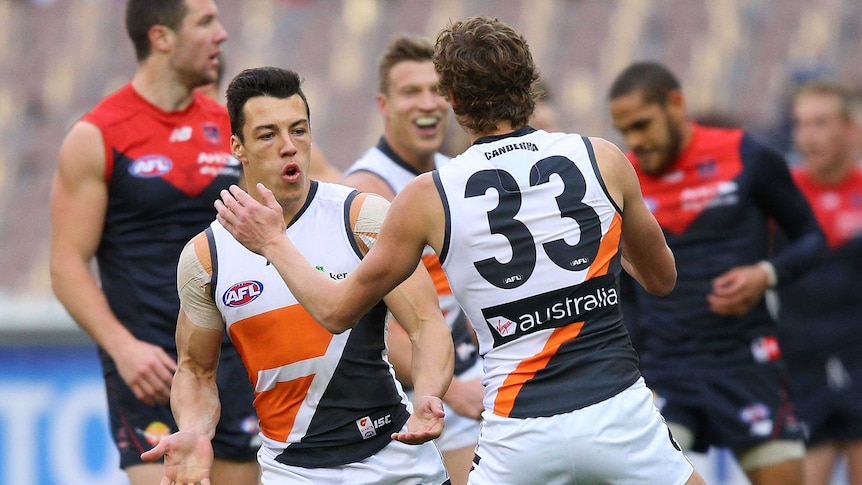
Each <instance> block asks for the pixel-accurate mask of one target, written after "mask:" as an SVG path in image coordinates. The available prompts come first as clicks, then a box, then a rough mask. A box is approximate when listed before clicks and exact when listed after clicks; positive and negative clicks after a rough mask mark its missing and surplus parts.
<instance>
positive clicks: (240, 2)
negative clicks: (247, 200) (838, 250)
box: [0, 0, 862, 485]
mask: <svg viewBox="0 0 862 485" xmlns="http://www.w3.org/2000/svg"><path fill="white" fill-rule="evenodd" d="M217 4H218V6H219V9H220V20H221V22H222V24H223V25H224V26H225V28H226V29H227V31H228V32H229V33H230V38H229V39H228V40H227V42H225V43H224V44H223V46H222V47H223V50H224V60H225V67H226V69H225V79H226V80H229V79H230V78H232V77H233V75H235V74H236V73H238V72H239V71H241V70H242V69H245V68H248V67H255V66H262V65H275V66H280V67H287V68H290V69H293V70H296V71H297V72H299V73H300V74H301V75H302V76H303V77H304V79H305V84H304V90H305V92H306V93H307V95H308V97H309V102H310V105H311V106H312V111H311V119H312V125H313V134H314V140H315V144H316V145H317V146H318V147H319V148H321V149H322V150H323V152H324V153H325V154H326V157H327V158H328V160H329V162H330V163H331V164H332V165H333V166H335V167H336V168H338V169H342V170H343V169H344V168H346V167H347V166H348V165H349V164H350V163H351V162H353V161H354V160H355V159H356V158H357V157H358V156H359V155H361V154H362V153H363V151H364V150H365V149H366V148H367V147H368V146H371V145H373V144H374V143H375V142H376V140H377V139H378V138H379V136H380V133H381V122H380V117H379V116H378V115H377V110H376V108H375V104H374V95H375V93H376V92H377V83H376V79H377V72H376V62H377V56H378V55H379V53H380V52H381V51H382V50H383V48H384V46H385V44H386V42H387V40H388V39H389V38H390V36H391V35H392V34H394V33H399V32H411V33H419V34H425V35H428V36H430V37H432V38H435V37H436V33H437V32H438V31H439V30H440V29H441V28H442V27H443V26H444V25H445V24H446V23H447V22H448V21H449V20H450V19H461V18H464V17H467V16H470V15H477V14H481V15H490V16H496V17H498V18H500V19H501V20H503V21H505V22H507V23H509V24H511V25H513V26H514V27H515V28H516V29H517V30H518V31H520V32H521V33H523V34H524V36H525V37H526V38H527V40H528V42H529V44H530V47H531V49H532V53H533V56H534V59H535V61H536V64H537V65H538V67H539V69H540V73H541V77H542V82H543V83H544V85H545V87H546V89H547V91H548V93H549V100H550V101H551V103H552V104H553V105H554V106H555V108H556V113H557V114H556V116H557V123H558V126H559V128H560V129H562V130H564V131H575V132H579V133H582V134H586V135H593V136H601V137H605V138H608V139H610V140H612V141H615V142H620V140H619V137H618V135H617V133H616V132H615V131H614V130H613V128H612V126H611V122H610V117H609V114H608V109H607V89H608V86H609V84H610V82H611V80H612V79H613V78H614V76H615V75H616V74H617V73H618V72H619V71H620V70H621V69H622V68H623V67H625V66H626V65H628V64H629V63H630V62H632V61H635V60H641V59H644V60H646V59H654V60H658V61H661V62H663V63H665V64H666V65H668V66H669V67H670V68H671V69H672V70H673V71H674V72H676V73H677V74H678V75H679V76H680V78H681V81H682V84H683V88H684V90H685V91H686V99H687V102H688V104H689V106H688V107H689V112H690V113H692V114H694V115H695V117H697V118H698V119H700V120H703V121H705V122H708V123H712V124H730V125H736V126H742V127H744V128H746V129H747V130H749V131H751V132H752V133H754V134H756V135H758V136H759V137H761V138H762V139H763V141H765V142H766V143H767V144H769V145H771V146H773V147H774V148H776V149H778V150H780V151H782V152H783V153H785V154H786V155H787V156H788V159H789V160H791V161H792V160H793V159H794V158H795V156H794V154H793V148H792V145H791V139H790V131H789V130H790V121H789V114H788V102H789V94H790V93H791V92H792V90H793V88H794V87H795V86H797V85H798V84H799V83H801V82H803V81H806V80H809V79H813V78H825V79H831V80H838V81H841V82H844V83H845V84H847V85H848V86H850V87H851V88H854V89H858V90H860V92H862V62H859V59H862V2H860V1H859V0H220V1H217ZM124 6H125V2H124V1H122V0H0V268H2V274H3V278H0V341H2V340H5V341H6V342H7V343H10V342H18V341H20V340H21V338H22V337H24V338H26V339H28V340H29V341H30V343H31V344H32V343H33V342H36V343H38V335H36V337H34V335H35V334H34V333H33V331H34V330H38V329H43V330H44V332H46V333H45V334H46V335H55V339H56V335H57V334H58V332H59V334H60V335H66V336H68V335H80V331H79V330H77V328H76V327H75V326H74V323H72V322H71V320H69V319H68V317H67V316H66V315H65V312H63V311H62V309H61V307H59V305H58V304H56V302H55V300H54V297H53V295H52V292H51V287H50V279H49V275H48V258H47V255H48V234H49V226H48V197H49V192H50V185H51V176H52V174H53V171H54V169H55V166H56V159H57V153H58V150H59V146H60V143H61V141H62V139H63V136H64V135H65V133H66V131H67V130H68V128H69V127H70V126H71V124H72V123H73V122H74V121H76V120H77V119H78V117H80V116H81V115H82V114H83V113H84V112H85V111H86V110H87V109H88V108H90V107H91V106H93V105H94V104H96V103H97V102H98V101H99V100H100V99H101V98H102V97H103V96H105V95H106V94H108V93H110V92H112V91H113V90H115V89H117V88H118V87H120V86H121V85H123V84H124V83H126V82H128V81H129V79H130V77H131V75H132V74H133V73H134V70H135V64H134V55H133V48H132V45H131V42H130V41H129V39H128V37H127V35H126V32H125V29H124V24H123V16H124ZM856 111H857V115H858V118H857V119H860V120H862V95H860V96H858V103H857V106H856ZM449 129H450V131H451V132H450V139H451V140H450V143H449V144H448V150H449V152H450V153H449V154H450V155H454V154H457V153H458V152H459V151H460V148H461V146H462V145H461V143H462V139H461V138H460V137H459V131H460V128H458V127H457V126H456V124H455V123H454V121H452V122H451V123H450V128H449ZM64 332H66V333H64ZM63 338H65V337H63ZM11 349H13V347H12V346H0V353H5V354H6V356H7V358H8V356H9V355H12V354H11V352H12V350H11ZM6 364H7V360H4V358H0V371H3V372H2V373H3V374H6V373H7V372H10V369H12V368H11V367H6V369H5V370H3V366H4V365H6ZM3 377H4V376H3V375H0V401H6V399H5V397H4V396H5V395H6V394H4V392H5V393H10V392H12V391H11V390H10V389H12V388H11V387H8V386H7V387H4V384H3ZM97 387H98V386H97ZM76 392H77V391H76ZM97 398H98V396H97ZM2 406H4V405H0V407H2ZM5 406H7V408H8V406H9V405H8V404H6V405H5ZM4 409H5V408H4ZM0 411H2V410H0ZM94 415H96V416H99V417H100V416H101V414H98V413H96V414H94ZM34 419H36V418H34ZM39 419H42V418H39ZM44 419H49V418H44ZM93 419H96V418H93ZM37 421H38V420H37ZM38 423H39V427H40V428H39V429H40V430H41V431H43V432H44V429H43V428H45V429H47V428H50V424H45V423H42V422H41V421H39V422H38ZM82 426H84V427H85V428H87V429H88V428H89V427H92V426H93V424H92V423H89V424H87V423H85V424H84V425H82ZM10 429H11V425H10V424H8V422H7V423H5V424H4V422H3V421H0V442H2V441H3V440H4V439H5V440H7V441H8V440H10V436H12V432H11V431H10ZM16 439H18V438H17V437H16ZM32 439H34V440H36V441H35V443H36V445H37V446H38V445H43V444H44V443H42V442H41V441H39V440H38V439H36V438H32ZM31 444H32V443H31ZM25 445H26V443H25ZM22 457H23V458H22ZM13 459H14V460H17V461H16V463H18V465H16V466H17V467H18V468H16V470H19V475H16V476H17V477H19V479H20V477H21V475H20V473H25V478H26V477H27V476H26V473H28V472H26V471H25V472H20V470H23V469H24V468H21V467H22V466H23V465H21V464H20V461H21V460H22V459H23V460H25V461H27V460H35V458H32V457H30V458H28V457H27V456H24V455H21V454H20V453H19V455H14V454H13V453H12V452H11V451H10V452H8V453H6V454H5V455H4V456H3V457H0V469H4V468H5V469H7V472H8V470H9V469H10V468H9V466H8V464H9V463H12V462H13ZM4 462H5V463H6V464H7V465H4ZM99 466H100V465H99V464H98V463H96V464H90V468H91V469H97V468H98V467H99ZM105 467H106V468H107V469H110V474H109V475H105V476H104V477H102V479H103V480H104V481H103V482H101V483H117V482H113V481H112V480H117V478H116V476H115V475H114V474H113V473H114V470H113V468H114V467H113V463H108V464H107V465H105ZM37 468H38V467H37ZM33 473H34V475H33V476H30V477H29V478H33V481H32V483H77V482H76V481H74V480H75V479H74V477H72V478H69V477H67V480H72V481H63V480H62V479H60V478H57V479H56V481H50V480H48V481H45V480H41V477H36V475H35V474H36V473H42V472H33ZM45 473H48V472H45ZM9 476H11V475H10V474H8V473H7V474H6V475H5V477H6V478H4V474H0V485H2V484H4V483H10V484H11V483H25V482H12V481H9V482H5V481H4V480H6V479H8V477H9ZM37 478H39V479H40V480H41V481H38V480H36V479H37ZM90 478H91V480H90V481H88V483H100V482H99V480H93V479H92V478H93V477H92V476H91V477H90ZM27 483H30V482H27Z"/></svg>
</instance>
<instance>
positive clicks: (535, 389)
mask: <svg viewBox="0 0 862 485" xmlns="http://www.w3.org/2000/svg"><path fill="white" fill-rule="evenodd" d="M434 178H435V183H436V184H437V188H438V191H439V193H440V196H441V199H442V200H443V205H444V208H445V211H446V237H445V240H444V244H443V248H442V250H441V254H440V260H441V262H442V265H443V268H444V270H445V271H446V274H447V276H448V278H449V283H450V284H451V285H452V289H453V291H454V293H455V296H456V297H457V299H458V301H459V302H460V303H461V306H462V307H463V308H464V310H465V311H466V312H467V316H468V318H469V319H470V321H471V323H472V324H473V328H474V329H475V330H476V334H477V336H478V338H479V350H480V352H481V354H482V356H483V357H484V365H485V376H484V379H483V383H484V385H485V387H486V392H485V408H486V409H487V410H491V411H493V412H494V413H495V414H497V415H499V416H505V417H517V418H525V417H537V416H550V415H553V414H559V413H565V412H569V411H573V410H575V409H580V408H582V407H585V406H588V405H591V404H595V403H597V402H600V401H603V400H605V399H607V398H609V397H611V396H613V395H615V394H617V393H619V392H620V391H622V390H623V389H626V388H627V387H629V386H630V385H632V383H634V382H635V381H636V380H637V379H638V378H639V377H640V372H639V371H638V361H637V354H636V353H635V351H634V349H633V348H632V346H631V342H630V340H629V336H628V333H627V331H626V329H625V327H624V326H623V323H622V314H621V312H620V308H619V300H618V297H619V271H620V268H621V266H620V235H621V225H622V218H621V215H620V211H619V210H618V208H617V207H616V205H615V204H614V203H613V201H612V199H611V198H610V196H609V195H608V193H607V191H606V189H605V186H604V182H603V181H602V179H601V177H600V175H599V171H598V168H597V166H596V162H595V156H594V154H593V151H592V146H591V145H590V143H589V140H588V139H587V138H585V137H581V136H579V135H570V134H564V133H547V132H545V131H537V130H534V129H533V128H531V127H529V126H526V127H523V128H521V129H519V130H517V131H515V132H513V133H510V134H507V135H502V136H497V137H485V138H482V139H480V140H477V141H476V143H474V144H473V145H472V146H471V147H470V148H469V149H468V150H467V151H466V152H464V153H463V154H462V155H460V156H458V157H456V158H454V159H452V161H451V162H450V163H449V164H447V165H446V166H444V167H441V168H440V169H439V170H437V171H436V172H435V174H434Z"/></svg>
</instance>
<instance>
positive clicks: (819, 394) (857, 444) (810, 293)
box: [779, 81, 862, 485]
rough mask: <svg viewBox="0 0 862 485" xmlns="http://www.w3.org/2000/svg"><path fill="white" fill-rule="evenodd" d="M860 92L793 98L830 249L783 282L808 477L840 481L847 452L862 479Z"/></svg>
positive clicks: (798, 141) (811, 92)
mask: <svg viewBox="0 0 862 485" xmlns="http://www.w3.org/2000/svg"><path fill="white" fill-rule="evenodd" d="M855 130H856V126H855V123H854V122H853V120H852V118H851V114H850V94H849V92H848V90H847V89H846V88H844V87H843V86H841V85H840V84H836V83H832V82H826V81H812V82H809V83H807V84H804V85H803V86H802V87H801V88H800V89H799V91H798V92H797V93H796V95H795V96H794V98H793V139H794V142H795V145H796V150H797V151H798V153H799V155H800V158H801V163H800V164H799V165H797V166H794V167H793V169H792V175H793V179H794V180H795V181H796V184H797V185H798V186H799V189H800V190H801V191H802V193H803V194H804V195H805V197H806V198H807V199H808V202H809V203H810V204H811V208H812V209H813V210H814V214H815V216H816V217H817V220H818V221H819V222H820V226H821V227H822V228H823V231H824V232H825V233H826V240H827V241H828V243H829V248H830V252H829V255H828V257H827V258H826V259H825V260H824V261H823V262H822V263H821V264H819V265H818V266H817V267H816V268H814V269H812V270H811V271H809V272H808V273H806V274H805V275H804V276H803V277H801V278H800V279H799V280H797V281H795V282H794V283H793V284H790V285H787V286H784V287H782V288H781V290H780V292H779V295H780V300H781V307H780V308H781V310H780V314H779V320H780V322H781V326H780V327H779V329H780V332H779V340H780V341H781V347H782V349H783V351H784V358H785V361H786V362H787V369H788V374H789V376H790V391H791V397H792V398H793V401H794V403H795V404H796V408H797V411H798V413H799V418H800V419H801V420H802V421H803V422H804V423H805V424H806V426H807V436H806V439H807V444H808V450H807V452H806V456H805V466H804V468H805V484H806V485H827V484H828V483H830V478H831V475H832V469H833V465H834V464H835V462H836V460H837V459H838V458H839V457H840V456H841V455H844V456H845V457H846V459H847V468H848V471H849V475H850V483H851V484H853V485H859V484H862V353H860V352H859V342H860V341H862V320H860V315H862V285H860V281H862V167H860V166H859V165H858V164H857V163H856V159H855V155H856V154H855V153H854V141H855Z"/></svg>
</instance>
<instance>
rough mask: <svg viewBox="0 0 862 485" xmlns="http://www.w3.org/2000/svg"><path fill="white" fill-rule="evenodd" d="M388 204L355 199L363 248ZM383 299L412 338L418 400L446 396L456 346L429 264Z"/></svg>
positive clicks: (420, 266) (371, 240) (369, 197)
mask: <svg viewBox="0 0 862 485" xmlns="http://www.w3.org/2000/svg"><path fill="white" fill-rule="evenodd" d="M388 205H389V204H388V202H385V201H384V199H382V198H380V197H378V196H376V195H371V194H361V195H359V196H358V197H356V198H355V199H354V201H353V207H351V214H354V213H356V214H358V216H357V217H356V218H354V217H351V222H352V225H353V228H354V232H356V233H360V234H364V237H363V238H362V239H360V240H359V241H358V242H359V244H360V247H361V248H363V249H364V248H367V250H370V249H372V248H373V247H374V246H375V244H376V242H377V238H376V235H377V234H378V233H379V230H380V226H381V224H382V222H383V218H384V217H385V215H386V209H387V207H388ZM358 220H361V222H360V221H358ZM383 300H384V301H385V303H386V306H387V307H389V309H390V310H391V311H392V314H393V315H394V316H395V319H396V320H397V321H398V322H400V326H401V327H402V328H403V329H404V331H406V335H407V337H408V338H409V345H410V348H409V350H408V351H407V352H408V353H407V356H408V358H410V360H411V362H410V369H411V372H410V375H411V378H412V384H413V388H414V391H415V396H416V399H417V400H420V399H422V400H424V399H427V396H434V397H437V398H440V397H442V396H443V394H444V393H445V392H446V389H447V388H448V387H449V382H450V381H451V379H452V371H453V367H454V355H453V354H454V346H453V344H452V336H451V334H450V333H449V326H448V325H447V324H446V320H445V319H444V318H443V314H442V313H441V311H440V305H439V300H438V299H437V291H436V290H435V288H434V283H433V282H432V281H431V277H430V276H429V275H428V271H427V270H426V269H425V266H424V265H423V264H421V263H420V264H418V265H417V267H416V269H415V271H414V272H413V274H412V275H411V276H410V277H409V278H407V279H406V280H405V281H404V282H403V283H401V284H400V285H398V286H397V287H396V288H395V289H394V290H392V291H391V292H390V293H389V294H387V295H386V296H385V297H384V298H383ZM417 407H419V406H417ZM435 437H436V436H435Z"/></svg>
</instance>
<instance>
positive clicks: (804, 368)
mask: <svg viewBox="0 0 862 485" xmlns="http://www.w3.org/2000/svg"><path fill="white" fill-rule="evenodd" d="M852 354H853V352H850V353H848V355H844V356H838V355H831V356H827V355H821V356H814V355H807V356H805V357H804V358H800V359H799V360H796V359H793V360H790V359H788V360H787V369H788V375H789V376H790V396H791V398H792V399H793V402H794V403H795V404H796V411H797V414H798V415H799V419H801V420H802V421H803V423H805V428H806V434H807V436H806V440H807V442H808V444H810V445H817V444H820V443H824V442H829V441H839V440H859V439H862V356H859V355H852Z"/></svg>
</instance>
